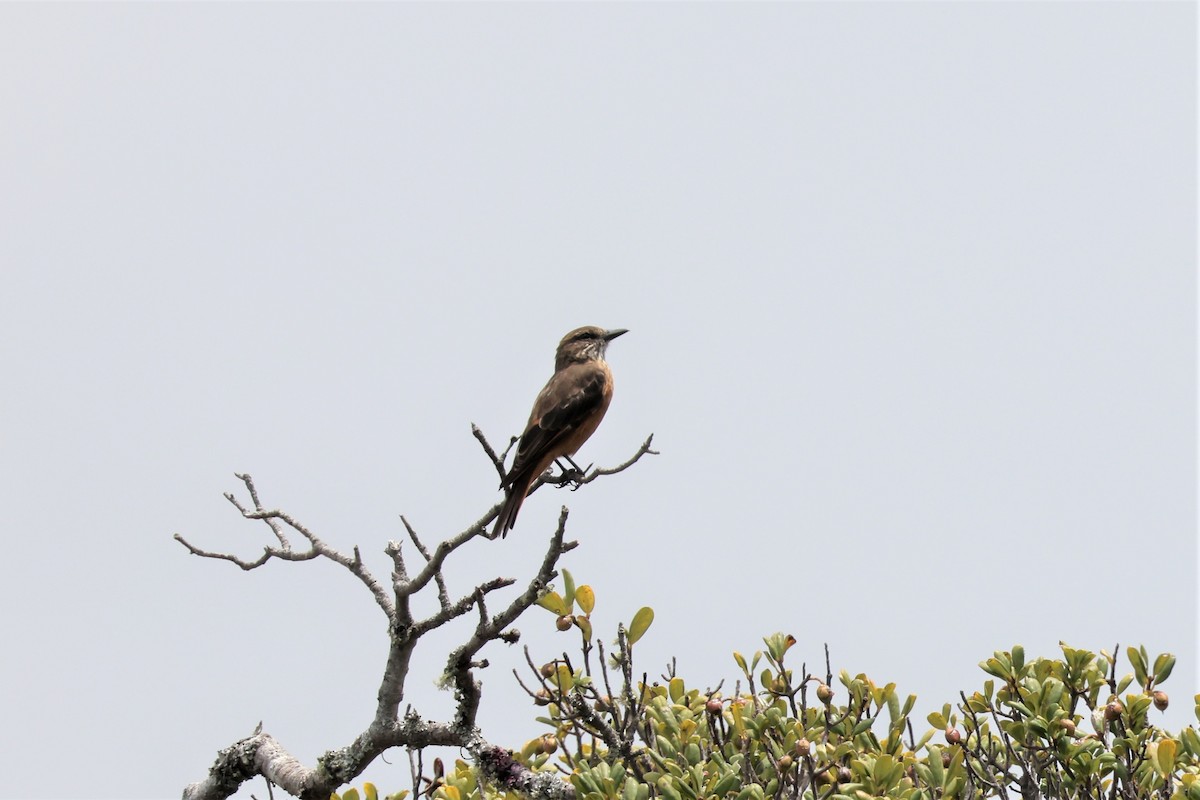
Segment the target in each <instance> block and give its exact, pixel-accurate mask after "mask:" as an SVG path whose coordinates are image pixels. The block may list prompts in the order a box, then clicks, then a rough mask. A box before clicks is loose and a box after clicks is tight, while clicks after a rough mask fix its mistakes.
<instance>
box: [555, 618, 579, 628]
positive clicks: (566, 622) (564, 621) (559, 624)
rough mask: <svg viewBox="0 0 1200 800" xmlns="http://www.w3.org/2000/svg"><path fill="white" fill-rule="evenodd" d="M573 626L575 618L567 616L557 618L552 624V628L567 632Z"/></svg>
mask: <svg viewBox="0 0 1200 800" xmlns="http://www.w3.org/2000/svg"><path fill="white" fill-rule="evenodd" d="M574 624H575V618H574V617H572V616H570V615H568V616H565V617H559V618H558V619H557V620H556V621H555V622H554V627H556V628H558V629H559V630H560V631H569V630H571V626H572V625H574Z"/></svg>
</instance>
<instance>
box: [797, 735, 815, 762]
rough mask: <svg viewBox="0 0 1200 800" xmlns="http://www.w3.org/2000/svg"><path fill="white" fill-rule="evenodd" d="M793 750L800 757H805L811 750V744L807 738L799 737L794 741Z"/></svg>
mask: <svg viewBox="0 0 1200 800" xmlns="http://www.w3.org/2000/svg"><path fill="white" fill-rule="evenodd" d="M795 750H796V755H798V756H800V757H801V758H805V757H806V756H807V755H808V754H809V753H811V752H812V744H811V743H810V742H809V741H808V739H800V741H798V742H796V747H795Z"/></svg>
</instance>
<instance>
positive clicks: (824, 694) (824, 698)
mask: <svg viewBox="0 0 1200 800" xmlns="http://www.w3.org/2000/svg"><path fill="white" fill-rule="evenodd" d="M817 699H818V700H820V701H821V702H822V703H824V704H825V705H829V701H831V700H832V699H833V689H830V688H829V687H828V686H826V685H825V684H823V683H822V684H818V685H817Z"/></svg>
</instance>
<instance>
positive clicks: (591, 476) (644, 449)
mask: <svg viewBox="0 0 1200 800" xmlns="http://www.w3.org/2000/svg"><path fill="white" fill-rule="evenodd" d="M653 441H654V434H653V433H652V434H650V435H649V436H647V437H646V441H644V442H642V446H641V447H639V448H638V451H637V452H636V453H634V454H633V456H632V457H630V459H629V460H628V461H626V462H624V463H622V464H618V465H617V466H615V467H607V468H606V467H596V468H595V469H594V470H592V471H591V472H589V473H588V474H587V476H586V477H584V478H583V479H581V480H580V481H579V482H580V484H585V483H591V482H592V481H594V480H596V478H599V477H600V476H602V475H616V474H617V473H618V472H624V471H625V470H627V469H629V468H630V467H632V466H633V465H634V464H636V463H637V462H638V461H640V460H641V458H642V456H644V455H651V456H656V455H659V452H658V451H657V450H651V449H650V443H651V442H653Z"/></svg>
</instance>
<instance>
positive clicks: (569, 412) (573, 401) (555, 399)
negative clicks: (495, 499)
mask: <svg viewBox="0 0 1200 800" xmlns="http://www.w3.org/2000/svg"><path fill="white" fill-rule="evenodd" d="M606 380H607V377H606V374H605V371H604V370H603V369H602V368H600V367H598V366H596V365H595V364H572V365H571V366H569V367H566V368H564V369H561V370H559V371H558V372H556V373H554V377H552V378H551V379H550V381H549V383H547V384H546V386H545V388H543V389H542V391H541V392H540V393H539V394H538V396H537V400H535V401H534V404H533V413H532V414H530V416H529V424H528V425H527V426H526V427H525V433H523V434H522V435H521V443H520V444H519V445H517V456H516V458H515V459H513V468H512V470H511V471H510V472H509V474H508V477H507V478H506V479H505V485H512V484H513V483H514V482H515V481H516V479H517V477H518V476H520V475H522V474H523V473H525V472H527V471H529V470H531V469H538V470H542V469H545V468H546V467H547V466H549V464H548V463H543V460H544V459H545V458H546V457H547V456H548V455H549V454H551V453H553V458H557V457H558V456H560V455H562V451H561V449H560V448H561V446H562V442H563V440H564V439H566V438H567V437H568V436H569V435H570V434H571V432H572V431H574V430H575V429H576V428H578V427H579V426H580V425H581V424H582V423H584V422H586V421H587V420H589V419H590V418H591V416H592V415H593V414H595V413H596V410H597V409H598V408H600V407H601V406H602V405H603V404H604V384H605V381H606ZM539 464H541V466H540V467H539V466H538V465H539Z"/></svg>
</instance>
